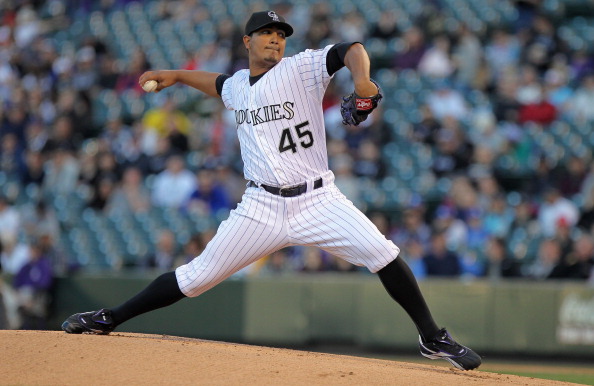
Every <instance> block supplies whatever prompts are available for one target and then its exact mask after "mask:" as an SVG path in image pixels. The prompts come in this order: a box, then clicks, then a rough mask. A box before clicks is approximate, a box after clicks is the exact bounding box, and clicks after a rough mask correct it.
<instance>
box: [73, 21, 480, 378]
mask: <svg viewBox="0 0 594 386" xmlns="http://www.w3.org/2000/svg"><path fill="white" fill-rule="evenodd" d="M292 34H293V28H292V27H291V26H290V25H289V24H288V23H287V22H286V21H285V20H284V18H283V17H281V16H280V15H278V14H276V13H275V12H274V11H263V12H256V13H254V14H252V15H251V17H250V18H249V20H248V21H247V23H246V26H245V35H244V36H243V44H244V45H245V48H246V50H247V51H248V55H249V69H245V70H240V71H237V72H236V73H235V74H233V75H227V74H220V73H210V72H204V71H180V70H163V71H149V72H146V73H144V74H143V75H142V76H141V77H140V79H139V83H140V84H141V85H144V84H145V83H146V82H149V81H154V82H157V85H156V89H155V91H156V92H158V91H160V90H163V89H165V88H167V87H170V86H172V85H174V84H177V83H181V84H184V85H187V86H190V87H193V88H195V89H198V90H200V91H201V92H203V93H205V94H207V95H210V96H212V97H215V98H220V99H221V100H222V102H223V104H224V105H225V107H226V108H227V109H229V110H232V111H233V112H234V114H235V124H236V126H237V135H238V137H239V142H240V145H241V156H242V159H243V162H244V175H245V178H246V180H248V181H249V182H248V184H247V186H246V190H245V193H244V195H243V197H242V200H241V203H240V204H239V205H238V206H237V208H236V209H235V210H233V211H232V212H231V213H230V215H229V218H228V219H227V220H225V221H223V222H222V223H221V225H220V227H219V228H218V230H217V233H216V235H215V236H214V237H213V239H212V240H211V241H210V242H209V243H208V245H207V247H206V248H205V250H204V252H203V253H202V254H200V255H199V256H197V257H196V258H194V259H193V260H192V261H191V262H189V263H188V264H185V265H182V266H180V267H178V268H177V269H176V270H175V271H173V272H168V273H165V274H163V275H161V276H159V277H158V278H157V279H155V280H154V281H153V282H152V283H151V284H149V286H148V287H147V288H145V289H144V290H143V291H141V292H140V293H139V294H137V295H136V296H134V297H133V298H131V299H130V300H128V301H127V302H125V303H123V304H122V305H120V306H118V307H115V308H111V309H102V310H99V311H91V312H84V313H78V314H74V315H72V316H70V317H69V318H68V319H67V320H66V321H65V322H64V323H63V325H62V329H63V330H64V331H66V332H67V333H74V334H79V333H95V334H108V333H110V332H111V331H113V330H114V329H115V328H116V326H118V325H120V324H121V323H123V322H125V321H126V320H129V319H130V318H132V317H135V316H137V315H139V314H142V313H145V312H148V311H151V310H154V309H157V308H161V307H165V306H167V305H170V304H172V303H174V302H177V301H179V300H180V299H183V298H185V297H195V296H199V295H200V294H202V293H204V292H205V291H207V290H209V289H210V288H212V287H214V286H215V285H217V284H218V283H220V282H221V281H223V280H225V279H226V278H228V277H229V276H231V275H232V274H233V273H235V272H237V271H238V270H240V269H242V268H244V267H246V266H247V265H249V264H251V263H253V262H255V261H256V260H258V259H260V258H262V257H264V256H267V255H269V254H271V253H273V252H274V251H277V250H279V249H281V248H285V247H288V246H293V245H307V246H316V247H319V248H322V249H323V250H325V251H327V252H329V253H331V254H333V255H335V256H338V257H340V258H342V259H344V260H346V261H348V262H350V263H352V264H356V265H359V266H364V267H366V268H367V269H369V271H371V272H373V273H376V274H377V275H378V276H379V278H380V280H381V282H382V283H383V285H384V287H385V288H386V290H387V292H388V293H389V294H390V296H391V297H392V298H393V299H394V300H395V301H396V302H397V303H398V304H400V306H402V307H403V308H404V310H405V311H406V312H407V313H408V314H409V315H410V317H411V319H412V321H413V322H414V323H415V325H416V327H417V329H418V331H419V344H420V350H421V354H422V355H423V356H425V357H427V358H430V359H446V360H448V361H449V362H450V363H452V365H454V366H455V367H456V368H459V369H463V370H471V369H474V368H476V367H478V366H479V365H480V364H481V358H480V356H479V355H477V354H476V353H475V352H473V351H472V350H471V349H469V348H467V347H465V346H462V345H460V344H458V343H456V342H455V341H454V339H453V338H452V337H451V336H450V335H449V334H448V332H447V331H446V330H445V329H443V328H442V329H440V328H439V327H438V326H437V325H436V323H435V322H434V320H433V318H432V316H431V313H430V311H429V309H428V307H427V305H426V303H425V300H424V298H423V296H422V294H421V292H420V290H419V287H418V285H417V282H416V280H415V278H414V276H413V274H412V273H411V271H410V269H409V268H408V266H407V265H406V263H405V262H404V261H403V259H402V258H399V257H398V254H399V249H398V247H397V246H396V245H394V243H393V242H391V241H389V240H387V239H386V237H385V236H384V235H382V234H381V233H380V232H379V230H378V229H377V228H376V227H375V225H374V224H373V223H372V222H371V221H370V220H369V219H368V218H367V217H366V216H365V215H364V214H363V213H362V212H361V211H359V210H358V209H357V208H356V207H355V206H354V205H353V204H352V203H351V202H350V201H349V200H348V199H347V198H346V197H345V196H344V195H343V194H342V193H341V192H340V191H339V190H338V188H337V187H336V186H335V185H334V174H333V173H332V171H330V170H329V169H328V155H327V151H326V133H325V128H324V117H323V110H322V98H323V97H324V93H325V91H326V88H327V87H328V85H329V83H330V81H331V80H332V78H333V76H334V74H335V73H336V72H337V71H338V70H340V69H341V68H343V67H346V68H347V69H348V70H349V71H350V73H351V74H352V79H353V82H354V86H355V87H354V88H355V89H354V92H353V93H352V94H351V95H349V96H347V97H345V98H343V102H342V106H341V113H342V115H343V121H344V123H345V124H349V125H358V124H359V123H360V122H362V121H364V120H365V119H366V118H367V116H368V115H369V114H370V113H372V112H373V110H374V109H375V108H376V107H377V106H378V103H379V102H380V101H381V99H382V95H381V90H380V87H379V86H378V85H377V83H375V82H374V81H373V80H372V79H370V60H369V57H368V55H367V52H366V51H365V49H364V47H363V45H362V44H360V43H358V42H349V43H339V44H334V45H329V46H327V47H324V48H322V49H317V50H305V51H303V52H301V53H298V54H297V55H295V56H292V57H286V58H285V57H284V52H285V45H286V39H287V38H288V37H290V36H291V35H292ZM151 87H154V83H152V84H151Z"/></svg>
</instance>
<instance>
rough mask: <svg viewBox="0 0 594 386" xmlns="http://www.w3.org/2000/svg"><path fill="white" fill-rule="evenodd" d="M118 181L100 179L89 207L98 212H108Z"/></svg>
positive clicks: (109, 178) (107, 177)
mask: <svg viewBox="0 0 594 386" xmlns="http://www.w3.org/2000/svg"><path fill="white" fill-rule="evenodd" d="M115 185H116V180H114V179H113V178H112V177H109V176H103V177H100V178H99V180H98V181H97V183H96V185H95V187H94V190H93V193H92V196H91V198H90V200H89V201H88V203H87V205H88V207H89V208H91V209H94V210H96V211H98V212H107V211H108V206H107V204H108V203H109V200H110V198H111V196H112V194H113V192H114V190H115Z"/></svg>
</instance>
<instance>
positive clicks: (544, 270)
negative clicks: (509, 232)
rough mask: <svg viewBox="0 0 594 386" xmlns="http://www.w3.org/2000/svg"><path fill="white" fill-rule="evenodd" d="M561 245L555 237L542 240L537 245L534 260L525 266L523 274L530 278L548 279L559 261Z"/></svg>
mask: <svg viewBox="0 0 594 386" xmlns="http://www.w3.org/2000/svg"><path fill="white" fill-rule="evenodd" d="M561 257H562V255H561V247H560V246H559V243H558V242H557V240H555V239H551V238H547V239H544V240H542V242H541V243H540V244H539V246H538V252H537V255H536V260H535V261H534V262H533V263H532V264H530V265H528V266H526V267H525V272H524V276H525V277H529V278H532V279H537V280H543V279H548V278H549V276H550V275H551V273H552V272H553V270H554V269H555V267H556V266H557V265H558V264H559V263H560V261H561Z"/></svg>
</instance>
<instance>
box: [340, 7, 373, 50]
mask: <svg viewBox="0 0 594 386" xmlns="http://www.w3.org/2000/svg"><path fill="white" fill-rule="evenodd" d="M341 19H342V20H340V21H339V24H340V28H339V29H338V30H337V31H336V34H337V39H338V40H340V41H343V42H361V41H364V40H365V38H366V37H367V28H366V20H365V19H364V18H363V17H362V14H361V13H360V12H358V11H354V10H353V11H351V12H348V13H346V14H345V15H343V16H342V18H341Z"/></svg>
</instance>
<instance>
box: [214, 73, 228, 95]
mask: <svg viewBox="0 0 594 386" xmlns="http://www.w3.org/2000/svg"><path fill="white" fill-rule="evenodd" d="M229 78H231V75H227V74H221V75H219V76H217V80H216V81H215V87H216V88H217V94H219V96H221V94H222V93H223V83H225V81H226V80H227V79H229Z"/></svg>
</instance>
